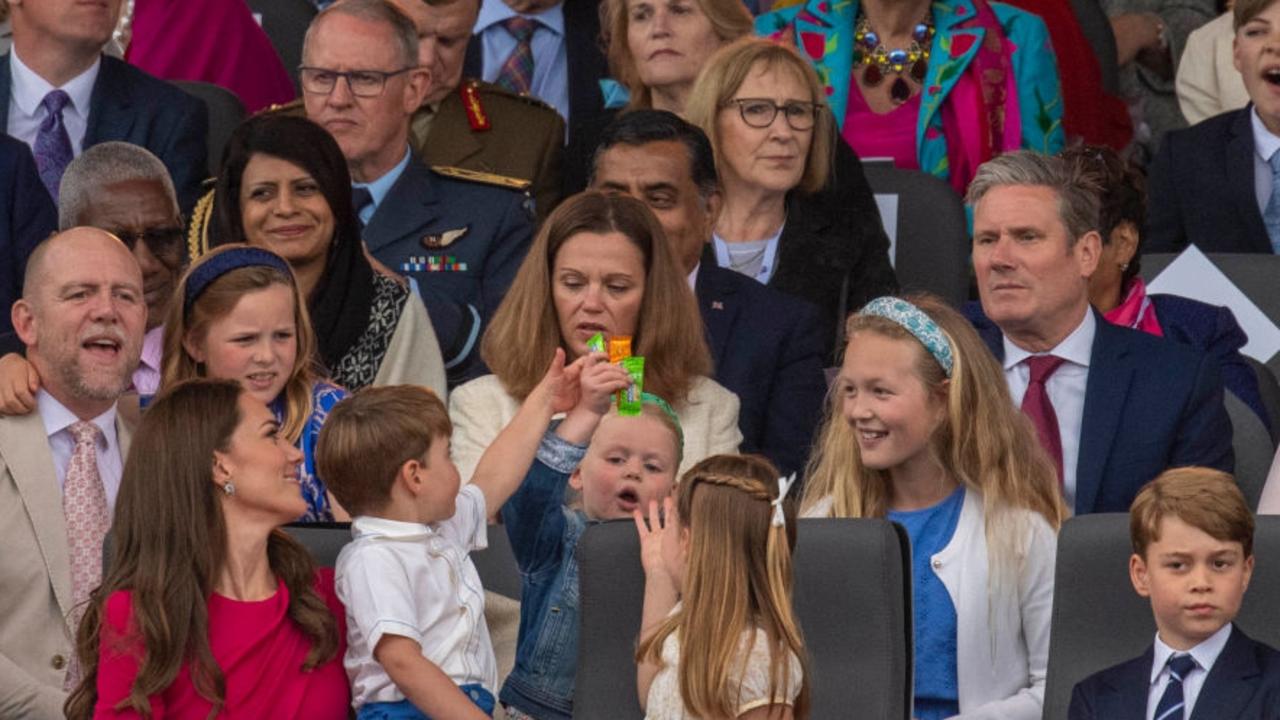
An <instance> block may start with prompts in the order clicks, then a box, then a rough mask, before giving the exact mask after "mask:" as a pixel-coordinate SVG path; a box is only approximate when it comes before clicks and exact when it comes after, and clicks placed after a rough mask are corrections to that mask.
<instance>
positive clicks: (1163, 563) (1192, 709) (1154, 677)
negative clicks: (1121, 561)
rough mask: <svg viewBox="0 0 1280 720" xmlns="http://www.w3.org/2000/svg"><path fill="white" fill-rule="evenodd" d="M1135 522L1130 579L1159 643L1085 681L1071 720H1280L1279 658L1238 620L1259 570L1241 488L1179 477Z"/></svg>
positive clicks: (1151, 495)
mask: <svg viewBox="0 0 1280 720" xmlns="http://www.w3.org/2000/svg"><path fill="white" fill-rule="evenodd" d="M1129 518H1130V528H1131V535H1132V540H1133V555H1132V556H1131V557H1130V558H1129V579H1130V580H1131V581H1132V582H1133V588H1134V590H1135V591H1137V593H1138V594H1139V595H1141V596H1143V597H1146V598H1150V599H1151V610H1152V614H1153V615H1154V616H1155V621H1156V636H1155V640H1154V641H1153V642H1152V644H1151V646H1150V647H1148V648H1147V651H1146V652H1145V653H1143V654H1142V655H1140V656H1138V657H1136V658H1134V659H1132V660H1129V661H1127V662H1123V663H1120V664H1119V665H1115V666H1113V667H1110V668H1107V669H1106V670H1102V671H1101V672H1097V673H1095V674H1093V675H1091V676H1089V677H1088V678H1086V679H1085V680H1084V681H1082V682H1080V683H1078V684H1077V685H1076V686H1075V689H1074V690H1073V691H1072V693H1071V707H1070V710H1068V717H1069V718H1070V720H1128V719H1129V718H1132V719H1133V720H1142V719H1143V718H1155V719H1156V720H1184V719H1185V720H1218V719H1219V718H1223V719H1225V718H1231V720H1275V719H1276V718H1280V653H1277V652H1276V651H1275V650H1273V649H1272V648H1270V647H1268V646H1266V645H1264V644H1262V643H1260V642H1255V641H1254V640H1252V639H1250V638H1249V636H1248V635H1245V634H1244V632H1243V631H1242V630H1240V628H1238V627H1236V626H1235V624H1234V623H1233V621H1234V620H1235V617H1236V615H1237V614H1238V613H1239V612H1240V604H1241V601H1242V600H1243V599H1244V593H1245V590H1246V589H1247V588H1248V587H1249V579H1250V577H1252V575H1253V565H1254V556H1253V528H1254V521H1253V514H1252V513H1251V512H1250V510H1249V506H1248V504H1246V503H1245V499H1244V495H1242V494H1241V493H1240V489H1239V488H1237V487H1236V484H1235V481H1234V480H1232V478H1231V476H1230V475H1227V474H1226V473H1221V472H1218V471H1216V470H1209V469H1207V468H1178V469H1176V470H1170V471H1168V472H1166V473H1164V474H1162V475H1161V476H1160V477H1159V478H1157V479H1156V480H1155V481H1154V482H1152V483H1150V484H1149V485H1147V487H1145V488H1143V490H1142V492H1141V493H1139V494H1138V498H1137V499H1136V500H1135V501H1134V503H1133V507H1132V509H1130V511H1129Z"/></svg>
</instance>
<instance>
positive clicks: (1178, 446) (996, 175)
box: [966, 152, 1234, 514]
mask: <svg viewBox="0 0 1280 720" xmlns="http://www.w3.org/2000/svg"><path fill="white" fill-rule="evenodd" d="M968 202H969V203H970V204H971V205H973V206H974V222H973V229H974V236H973V265H974V271H975V273H976V274H977V281H978V294H979V296H980V297H981V299H982V305H981V308H980V309H979V308H977V307H974V306H972V305H971V306H970V307H969V308H966V314H968V315H969V317H970V319H971V320H972V321H973V322H974V325H975V326H976V327H977V329H978V332H979V334H980V335H982V337H983V339H984V340H985V341H986V342H987V345H988V347H990V348H991V351H992V353H994V354H995V356H996V357H997V358H998V359H999V360H1001V362H1002V364H1003V366H1004V372H1005V379H1006V380H1007V381H1008V383H1009V391H1010V394H1011V395H1012V396H1013V401H1014V402H1015V403H1018V404H1019V405H1020V406H1021V407H1022V408H1023V411H1024V412H1026V413H1027V415H1028V416H1029V417H1031V419H1032V422H1033V423H1035V424H1036V429H1037V431H1038V434H1039V436H1040V440H1041V442H1042V443H1043V444H1044V446H1045V448H1046V450H1048V451H1049V454H1050V456H1051V457H1052V458H1053V459H1054V460H1055V461H1056V462H1057V464H1058V469H1059V477H1060V479H1061V481H1062V488H1063V493H1064V496H1065V498H1066V500H1067V504H1068V505H1070V506H1072V507H1073V508H1074V510H1075V513H1076V514H1083V513H1090V512H1123V511H1124V510H1126V509H1127V508H1128V507H1129V504H1130V503H1131V502H1132V501H1133V498H1134V496H1135V495H1137V493H1138V490H1139V488H1141V487H1142V486H1143V484H1145V483H1146V482H1147V481H1148V480H1150V479H1151V478H1153V477H1155V476H1156V475H1158V474H1159V473H1161V472H1163V471H1164V470H1165V469H1166V468H1170V467H1178V466H1182V465H1204V466H1208V467H1215V468H1218V469H1221V470H1225V471H1231V470H1232V469H1233V465H1234V460H1233V456H1232V452H1231V421H1230V420H1229V419H1228V417H1227V413H1226V409H1225V408H1224V406H1223V400H1222V392H1223V391H1222V380H1221V378H1220V377H1219V374H1218V367H1217V363H1216V362H1215V361H1214V360H1213V358H1211V357H1208V356H1205V355H1203V354H1201V353H1199V352H1197V351H1195V350H1193V349H1191V348H1189V347H1185V346H1182V345H1180V344H1178V343H1175V342H1172V341H1169V340H1164V339H1162V338H1157V337H1154V336H1151V335H1147V334H1146V333H1142V332H1139V331H1137V330H1131V329H1129V328H1122V327H1118V326H1115V325H1112V324H1111V323H1108V322H1106V321H1105V320H1103V319H1102V318H1101V317H1100V316H1099V315H1098V314H1097V312H1095V311H1094V310H1093V309H1092V308H1091V307H1090V306H1089V276H1090V275H1091V274H1092V273H1093V271H1094V269H1095V268H1096V267H1097V264H1098V258H1099V256H1100V254H1101V236H1100V235H1099V234H1098V231H1097V230H1096V228H1097V226H1098V196H1097V194H1096V191H1095V189H1094V188H1092V187H1090V186H1089V185H1088V184H1087V182H1085V180H1084V178H1083V177H1080V176H1079V173H1078V171H1076V170H1073V169H1072V168H1071V167H1069V166H1068V165H1067V164H1066V163H1065V162H1064V161H1063V160H1062V159H1061V158H1054V157H1047V156H1043V155H1037V154H1035V153H1031V152H1018V153H1011V154H1008V155H1003V156H1001V157H999V158H996V159H994V160H991V161H989V162H987V163H984V164H983V165H982V167H980V168H979V169H978V173H977V175H976V176H975V178H974V180H973V182H972V183H971V184H970V186H969V193H968Z"/></svg>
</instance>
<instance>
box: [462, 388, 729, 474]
mask: <svg viewBox="0 0 1280 720" xmlns="http://www.w3.org/2000/svg"><path fill="white" fill-rule="evenodd" d="M519 409H520V403H519V402H518V401H517V400H516V399H515V398H513V397H511V395H510V394H508V393H507V389H506V388H505V387H503V386H502V381H501V380H499V379H498V376H497V375H485V376H483V377H478V378H476V379H475V380H472V381H471V382H468V383H466V384H463V385H461V386H459V387H457V388H454V390H453V392H452V393H450V394H449V419H450V420H451V421H452V422H453V463H454V465H457V466H458V472H459V473H460V474H461V475H462V482H464V483H467V482H471V475H472V473H474V472H475V470H476V465H477V464H478V463H479V462H480V456H481V455H483V454H484V451H485V450H486V449H487V448H488V447H489V445H490V444H491V443H492V442H493V441H494V439H495V438H497V437H498V433H500V432H502V428H504V427H506V426H507V423H509V422H511V419H512V418H513V417H515V415H516V412H517V411H518V410H519ZM675 411H676V415H677V416H679V418H680V427H681V430H683V431H684V459H683V460H682V461H681V462H680V470H679V472H680V473H681V474H683V473H684V471H685V470H688V469H689V468H690V467H692V466H693V464H694V463H696V462H698V461H699V460H702V459H704V458H706V457H709V456H711V455H717V454H720V453H736V452H738V446H739V445H741V444H742V432H741V431H740V430H738V396H737V395H734V394H733V393H731V392H729V391H728V390H726V389H725V388H724V387H723V386H721V385H720V384H719V383H717V382H716V381H714V380H712V379H711V378H708V377H698V378H695V379H694V381H693V384H692V386H691V387H690V389H689V397H688V398H687V399H686V400H685V401H684V403H682V404H681V405H679V406H676V407H675Z"/></svg>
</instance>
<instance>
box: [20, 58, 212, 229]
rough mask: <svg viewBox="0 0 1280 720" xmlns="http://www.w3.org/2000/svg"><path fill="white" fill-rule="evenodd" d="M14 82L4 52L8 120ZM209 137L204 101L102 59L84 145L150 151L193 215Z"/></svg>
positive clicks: (205, 174) (112, 60)
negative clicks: (117, 145) (113, 144)
mask: <svg viewBox="0 0 1280 720" xmlns="http://www.w3.org/2000/svg"><path fill="white" fill-rule="evenodd" d="M11 80H12V78H11V77H10V71H9V53H5V54H4V55H2V56H0V118H8V117H9V97H10V95H11ZM6 122H7V120H6ZM208 135H209V111H208V109H207V108H205V105H204V103H202V102H200V101H199V100H197V99H195V98H193V97H191V96H190V95H188V94H186V93H185V92H183V91H181V90H179V89H178V88H177V87H176V86H174V85H170V84H169V83H167V82H165V81H163V80H157V79H156V78H154V77H152V76H150V75H148V74H147V73H145V72H143V71H141V70H139V69H137V68H135V67H133V66H132V65H129V64H128V63H125V62H124V61H121V60H117V59H116V58H113V57H111V56H109V55H103V56H102V68H101V69H100V70H99V71H98V80H97V82H96V83H94V85H93V95H92V96H90V100H89V126H88V128H87V129H86V130H85V134H84V147H86V148H88V147H92V146H94V145H97V144H98V143H102V142H107V141H109V140H121V141H124V142H127V143H133V144H134V145H140V146H142V147H144V148H146V149H148V150H150V151H151V152H152V153H154V154H155V156H156V157H158V158H160V160H161V161H163V162H164V166H165V167H166V168H168V169H169V174H170V175H171V176H172V177H173V185H174V188H175V189H176V190H177V191H178V204H179V205H181V206H182V211H183V212H184V213H190V211H191V208H193V207H195V204H196V200H197V199H199V197H200V183H202V182H204V179H205V178H206V177H208V158H209V150H208V147H207V146H206V144H205V143H206V142H207V138H208Z"/></svg>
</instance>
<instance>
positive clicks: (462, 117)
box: [426, 81, 482, 165]
mask: <svg viewBox="0 0 1280 720" xmlns="http://www.w3.org/2000/svg"><path fill="white" fill-rule="evenodd" d="M464 82H466V81H464ZM470 129H471V123H470V122H469V121H468V120H467V111H466V108H464V107H463V106H462V96H461V94H460V93H459V92H451V93H449V95H448V97H446V98H445V99H444V101H443V102H441V103H440V109H439V110H437V111H436V117H435V119H434V120H432V121H431V130H430V131H429V132H428V133H427V142H426V147H427V148H429V149H430V153H431V159H432V164H433V165H460V164H462V162H463V161H464V160H466V159H467V158H469V157H471V156H472V155H475V154H476V153H478V152H480V150H481V149H482V146H481V145H480V143H479V141H477V140H476V139H475V136H474V135H473V134H472V133H471V132H470Z"/></svg>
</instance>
